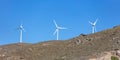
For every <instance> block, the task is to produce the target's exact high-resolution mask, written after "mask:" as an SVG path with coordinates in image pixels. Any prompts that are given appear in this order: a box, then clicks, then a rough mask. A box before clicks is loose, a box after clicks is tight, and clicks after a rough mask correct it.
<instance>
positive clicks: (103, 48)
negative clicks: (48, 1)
mask: <svg viewBox="0 0 120 60" xmlns="http://www.w3.org/2000/svg"><path fill="white" fill-rule="evenodd" d="M119 49H120V26H117V27H114V28H112V29H108V30H104V31H101V32H97V33H95V34H89V35H85V34H81V35H80V36H77V37H75V38H72V39H69V40H65V41H60V40H59V41H56V40H53V41H47V42H41V43H36V44H26V43H22V44H19V43H18V44H10V45H4V46H0V60H97V59H99V60H103V59H104V60H106V59H107V60H110V58H111V56H117V57H118V58H119V52H118V53H117V51H119ZM116 53H117V55H116ZM106 56H107V58H106ZM108 56H109V57H108Z"/></svg>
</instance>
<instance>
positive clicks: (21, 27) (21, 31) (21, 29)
mask: <svg viewBox="0 0 120 60" xmlns="http://www.w3.org/2000/svg"><path fill="white" fill-rule="evenodd" d="M19 30H20V43H22V33H23V31H24V28H23V25H22V24H21V25H20V27H19Z"/></svg>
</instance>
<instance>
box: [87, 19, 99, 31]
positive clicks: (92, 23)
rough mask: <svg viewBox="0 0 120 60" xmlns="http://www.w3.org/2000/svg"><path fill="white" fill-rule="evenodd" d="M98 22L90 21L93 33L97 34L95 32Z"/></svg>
mask: <svg viewBox="0 0 120 60" xmlns="http://www.w3.org/2000/svg"><path fill="white" fill-rule="evenodd" d="M97 21H98V19H96V21H94V22H90V21H89V23H90V24H91V25H92V33H95V31H96V23H97Z"/></svg>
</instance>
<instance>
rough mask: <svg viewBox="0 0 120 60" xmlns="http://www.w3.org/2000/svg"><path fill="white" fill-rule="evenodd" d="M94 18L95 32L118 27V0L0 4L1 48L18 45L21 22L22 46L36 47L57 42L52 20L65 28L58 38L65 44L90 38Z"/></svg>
mask: <svg viewBox="0 0 120 60" xmlns="http://www.w3.org/2000/svg"><path fill="white" fill-rule="evenodd" d="M97 18H98V19H99V20H98V23H97V25H96V27H97V31H102V30H105V29H108V28H112V27H113V26H116V25H120V0H0V26H1V28H0V45H1V44H10V43H17V42H19V35H20V31H19V30H17V28H18V27H19V25H20V24H21V22H22V23H23V26H24V28H25V30H26V32H23V42H26V43H38V42H41V41H49V40H55V39H56V36H54V35H53V32H54V31H55V25H54V23H53V19H55V20H56V22H57V24H58V25H59V26H62V27H66V28H68V29H66V30H60V34H59V35H60V36H59V39H60V40H67V39H71V38H73V37H75V36H78V35H80V34H81V33H84V34H90V33H91V25H90V24H89V23H88V21H95V20H96V19H97Z"/></svg>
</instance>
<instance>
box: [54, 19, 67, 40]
mask: <svg viewBox="0 0 120 60" xmlns="http://www.w3.org/2000/svg"><path fill="white" fill-rule="evenodd" d="M53 22H54V24H55V26H56V30H55V32H54V35H55V34H56V38H57V40H58V39H59V30H60V29H66V28H64V27H60V26H58V25H57V23H56V21H55V20H53Z"/></svg>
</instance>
